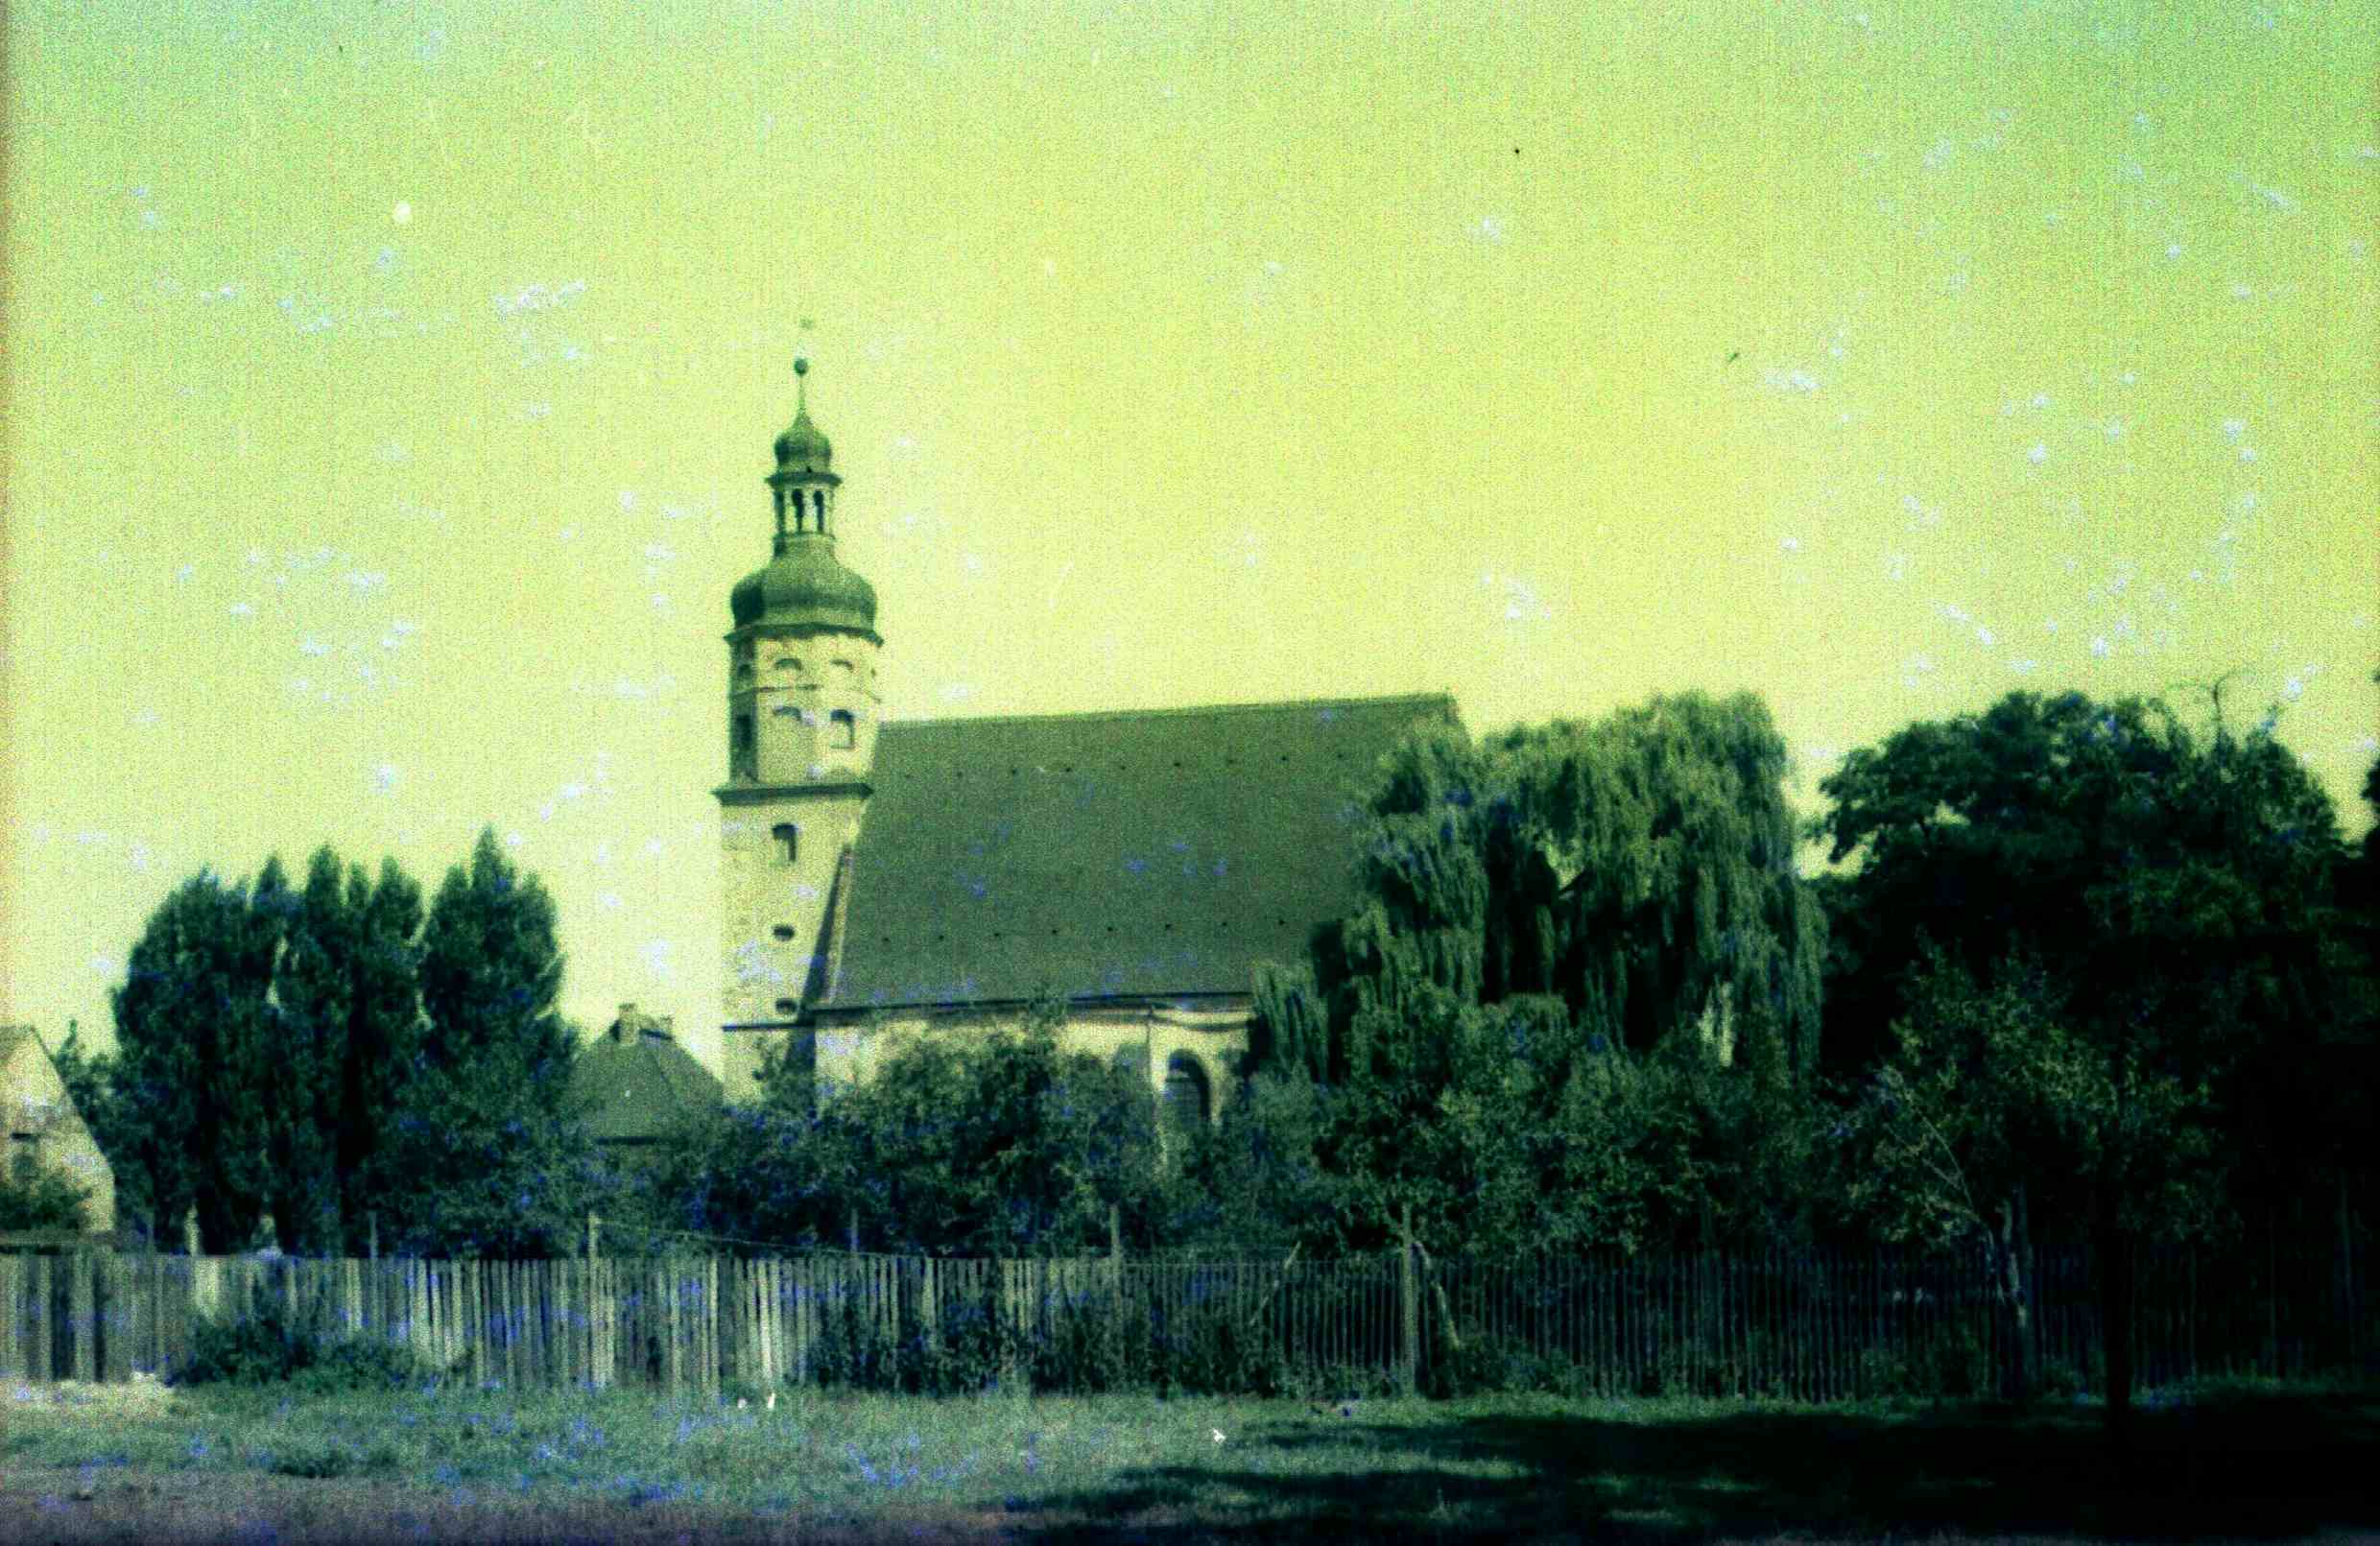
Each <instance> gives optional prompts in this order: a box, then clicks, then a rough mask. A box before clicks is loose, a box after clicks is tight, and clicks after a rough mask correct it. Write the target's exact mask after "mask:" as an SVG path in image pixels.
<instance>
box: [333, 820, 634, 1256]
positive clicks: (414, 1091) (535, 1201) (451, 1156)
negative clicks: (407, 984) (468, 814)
mask: <svg viewBox="0 0 2380 1546" xmlns="http://www.w3.org/2000/svg"><path fill="white" fill-rule="evenodd" d="M554 924H555V913H554V903H553V900H552V898H551V897H550V896H549V895H548V894H547V892H546V891H545V888H544V886H543V884H542V883H540V882H539V881H538V880H537V879H536V878H535V876H527V877H524V876H522V875H521V874H519V872H518V871H516V870H515V869H514V868H513V867H512V863H511V861H509V860H508V859H507V858H506V857H505V855H504V850H503V848H502V846H501V845H500V844H498V843H497V841H496V835H495V833H494V831H493V830H492V829H489V830H484V831H482V832H481V834H480V837H479V842H478V844H477V845H476V846H475V847H474V848H473V850H472V854H471V859H470V863H469V865H468V866H467V867H465V866H462V865H458V866H456V867H455V868H452V869H450V870H448V871H447V873H446V877H445V879H444V880H443V881H441V882H440V886H439V889H438V893H437V895H436V896H435V897H434V898H433V899H432V901H431V904H430V911H429V916H428V917H427V919H426V920H425V921H424V923H423V925H422V933H421V945H420V951H419V955H418V958H417V959H418V963H419V973H420V984H421V1005H422V1010H423V1011H424V1026H423V1034H422V1038H421V1040H420V1042H419V1044H418V1045H417V1047H416V1049H415V1053H414V1058H413V1066H412V1067H411V1068H410V1069H409V1070H407V1071H406V1075H405V1078H404V1080H403V1082H402V1084H401V1086H400V1088H399V1090H398V1094H397V1100H396V1115H395V1119H394V1121H393V1124H392V1125H391V1126H390V1127H389V1128H387V1129H385V1130H384V1131H383V1134H382V1144H381V1149H380V1159H381V1163H380V1165H379V1167H378V1173H379V1175H380V1177H382V1178H383V1186H384V1193H383V1195H384V1196H385V1198H386V1200H387V1201H388V1202H389V1204H390V1209H391V1212H392V1213H393V1214H394V1215H395V1220H394V1223H395V1225H396V1237H397V1238H398V1239H399V1240H400V1241H401V1242H402V1244H403V1245H404V1246H405V1247H406V1248H407V1249H413V1250H416V1251H418V1252H421V1253H423V1254H450V1255H482V1256H545V1255H551V1254H556V1253H558V1252H559V1253H567V1252H568V1251H569V1250H570V1249H573V1247H572V1242H573V1241H574V1240H575V1238H576V1231H577V1230H578V1228H579V1227H580V1226H581V1225H582V1224H583V1218H584V1203H585V1202H586V1201H587V1199H588V1198H589V1196H590V1195H591V1194H592V1192H593V1189H594V1188H595V1187H596V1185H597V1184H598V1183H599V1181H600V1179H601V1177H602V1174H603V1173H602V1167H601V1165H600V1162H599V1160H598V1157H597V1155H596V1154H595V1152H594V1149H593V1147H592V1144H591V1142H590V1141H589V1140H588V1139H587V1138H586V1137H585V1135H584V1132H583V1129H582V1128H581V1126H580V1124H579V1122H578V1120H577V1116H578V1113H577V1112H576V1111H575V1110H574V1108H573V1104H572V1101H571V1097H570V1070H571V1064H572V1059H573V1057H574V1055H575V1053H576V1050H577V1045H578V1035H577V1033H576V1032H575V1031H574V1030H573V1029H572V1028H571V1027H570V1026H569V1025H568V1024H567V1023H565V1022H564V1021H563V1019H562V1018H561V1016H560V1015H559V1013H557V1012H556V1011H555V1008H554V1005H555V1000H556V998H557V997H558V996H559V992H560V989H561V981H562V967H563V960H562V955H561V951H560V949H559V946H558V945H557V943H556V941H555V934H554Z"/></svg>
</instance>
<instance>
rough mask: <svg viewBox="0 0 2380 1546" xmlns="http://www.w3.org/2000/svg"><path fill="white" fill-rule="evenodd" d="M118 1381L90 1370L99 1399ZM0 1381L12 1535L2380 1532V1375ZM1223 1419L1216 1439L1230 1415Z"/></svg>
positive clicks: (1398, 1537)
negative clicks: (1038, 1390)
mask: <svg viewBox="0 0 2380 1546" xmlns="http://www.w3.org/2000/svg"><path fill="white" fill-rule="evenodd" d="M80 1393H82V1394H84V1395H89V1394H90V1392H88V1391H84V1392H80ZM16 1395H17V1392H14V1391H0V1422H5V1425H6V1426H5V1430H4V1437H0V1540H6V1541H12V1542H18V1541H21V1542H35V1541H49V1540H55V1541H60V1542H65V1541H98V1540H124V1541H152V1540H192V1539H207V1540H217V1539H226V1538H236V1539H246V1540H255V1541H274V1542H299V1541H309V1542H310V1541H333V1540H351V1539H354V1540H441V1541H442V1540H457V1539H469V1540H485V1541H520V1542H527V1541H534V1540H588V1541H596V1540H603V1541H610V1540H639V1541H646V1540H649V1541H656V1542H658V1541H675V1540H678V1539H681V1538H693V1539H726V1540H747V1541H763V1540H767V1541H788V1542H790V1541H797V1540H800V1541H818V1542H834V1541H859V1540H872V1539H879V1538H899V1539H905V1540H929V1541H930V1540H942V1541H989V1540H997V1539H1014V1540H1042V1541H1053V1542H1063V1541H1074V1540H1082V1541H1090V1540H1110V1539H1126V1540H1145V1541H1149V1542H1153V1543H1168V1546H1170V1543H1187V1542H1191V1541H1210V1540H1213V1541H1220V1540H1225V1539H1232V1540H1245V1539H1250V1538H1254V1539H1269V1540H1283V1541H1286V1540H1296V1541H1301V1542H1310V1541H1316V1540H1351V1539H1352V1540H1388V1541H1399V1542H1414V1543H1422V1542H1439V1541H1443V1542H1486V1541H1491V1540H1492V1541H1507V1540H1545V1541H1553V1540H1569V1539H1577V1538H1582V1537H1591V1538H1596V1539H1610V1540H1619V1541H1647V1542H1650V1541H1656V1540H1661V1541H1666V1540H1675V1539H1714V1538H1716V1539H1738V1540H1765V1539H1773V1538H1776V1537H1778V1536H1791V1537H1794V1538H1797V1539H1802V1540H1810V1539H1847V1538H1868V1539H1880V1538H1882V1537H1884V1536H1887V1535H1891V1536H1892V1537H1894V1538H1896V1539H1912V1538H1915V1539H1918V1540H1925V1539H1935V1538H1945V1537H1958V1538H1965V1539H1987V1538H2007V1537H2012V1536H2045V1537H2052V1538H2059V1539H2066V1540H2079V1539H2094V1538H2119V1539H2126V1540H2147V1539H2182V1538H2187V1539H2194V1540H2203V1539H2208V1538H2226V1537H2227V1538H2236V1539H2259V1540H2272V1539H2280V1538H2304V1537H2312V1536H2318V1535H2332V1536H2338V1537H2341V1538H2353V1537H2355V1536H2359V1535H2368V1534H2371V1533H2374V1532H2380V1487H2374V1486H2373V1484H2372V1482H2371V1481H2370V1478H2371V1477H2373V1476H2375V1475H2380V1397H2375V1396H2373V1395H2370V1394H2355V1393H2330V1394H2323V1393H2308V1392H2287V1393H2284V1392H2271V1391H2252V1390H2231V1391H2224V1392H2205V1393H2202V1394H2201V1395H2200V1396H2199V1397H2198V1398H2196V1399H2195V1400H2191V1401H2186V1402H2180V1403H2176V1404H2169V1405H2166V1406H2163V1407H2159V1408H2154V1409H2150V1410H2146V1411H2144V1412H2143V1413H2142V1414H2141V1425H2140V1426H2141V1431H2140V1437H2139V1442H2138V1445H2137V1452H2136V1455H2135V1458H2134V1460H2133V1461H2132V1463H2130V1465H2129V1466H2127V1467H2124V1468H2122V1469H2120V1470H2119V1469H2118V1468H2116V1467H2114V1466H2112V1465H2111V1464H2110V1463H2108V1462H2107V1461H2106V1458H2105V1457H2104V1456H2103V1453H2102V1451H2101V1448H2100V1445H2099V1440H2098V1429H2097V1417H2098V1413H2097V1410H2096V1409H2095V1408H2062V1409H2058V1410H2054V1411H2047V1412H2035V1413H2030V1414H2025V1415H2011V1414H2005V1413H2002V1414H1995V1413H1991V1412H1987V1411H1982V1410H1978V1409H1974V1408H1964V1409H1961V1408H1941V1409H1927V1408H1920V1407H1903V1408H1894V1407H1887V1406H1873V1407H1864V1408H1844V1407H1836V1408H1828V1409H1822V1410H1820V1409H1808V1408H1801V1409H1796V1408H1787V1407H1779V1406H1748V1405H1744V1404H1717V1403H1707V1402H1697V1401H1690V1400H1668V1401H1630V1402H1618V1401H1603V1402H1598V1401H1574V1400H1560V1399H1557V1398H1553V1397H1534V1396H1495V1397H1483V1398H1478V1399H1474V1400H1467V1401H1455V1402H1442V1403H1432V1402H1425V1401H1369V1402H1365V1403H1363V1404H1362V1405H1360V1406H1358V1407H1356V1408H1355V1409H1354V1411H1353V1414H1352V1415H1339V1414H1338V1413H1337V1412H1336V1411H1332V1412H1330V1413H1328V1414H1317V1413H1316V1412H1315V1411H1314V1410H1312V1409H1311V1408H1309V1407H1308V1406H1307V1405H1305V1404H1304V1403H1301V1402H1284V1401H1256V1400H1226V1399H1215V1398H1199V1397H1192V1398H1181V1399H1175V1400H1159V1399H1156V1398H1155V1397H1154V1396H1106V1397H1086V1398H1050V1397H1045V1398H1035V1399H1033V1400H1021V1399H1013V1398H1006V1399H1004V1398H1000V1397H996V1396H995V1397H988V1398H982V1399H959V1400H947V1401H929V1400H923V1399H902V1398H894V1397H886V1396H841V1395H829V1394H822V1393H820V1392H816V1391H788V1392H785V1393H783V1394H781V1395H780V1396H779V1398H778V1401H777V1404H776V1407H775V1410H773V1411H769V1410H765V1409H764V1407H763V1406H762V1404H761V1403H760V1402H758V1401H753V1402H752V1403H751V1404H750V1406H749V1407H747V1408H745V1409H742V1410H738V1409H737V1408H736V1406H735V1405H734V1403H733V1402H732V1401H727V1402H725V1403H721V1404H716V1405H713V1404H699V1403H696V1402H692V1401H682V1400H681V1401H678V1402H669V1401H662V1400H655V1399H654V1398H653V1397H651V1396H647V1395H641V1394H623V1393H616V1392H614V1393H607V1394H603V1395H595V1394H591V1393H584V1392H580V1393H566V1394H542V1393H541V1394H537V1395H535V1396H523V1397H518V1398H515V1397H513V1396H511V1395H509V1394H507V1393H504V1392H501V1391H452V1390H447V1391H434V1392H433V1391H414V1392H407V1393H403V1394H393V1395H385V1396H376V1397H366V1396H344V1397H317V1398H313V1399H306V1398H301V1397H285V1396H284V1395H282V1394H280V1393H278V1392H274V1391H262V1392H259V1391H244V1392H242V1391H220V1390H209V1391H178V1392H175V1393H174V1394H173V1395H172V1396H171V1397H170V1398H160V1397H161V1392H154V1391H153V1392H150V1396H151V1398H150V1399H149V1400H148V1401H146V1402H136V1401H131V1400H129V1399H128V1398H125V1397H121V1396H115V1395H111V1394H109V1393H108V1392H99V1393H98V1394H97V1396H96V1397H95V1398H93V1399H90V1400H88V1401H87V1402H85V1403H82V1404H78V1403H76V1402H75V1401H73V1400H72V1399H69V1400H67V1401H64V1402H36V1401H27V1400H23V1399H18V1398H15V1397H16ZM1217 1435H1221V1438H1220V1439H1218V1438H1217V1437H1216V1436H1217Z"/></svg>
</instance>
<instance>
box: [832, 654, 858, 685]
mask: <svg viewBox="0 0 2380 1546" xmlns="http://www.w3.org/2000/svg"><path fill="white" fill-rule="evenodd" d="M858 678H859V673H858V672H857V671H855V670H853V669H852V666H851V662H850V661H848V660H838V661H836V662H835V680H836V681H838V682H840V683H842V684H844V685H845V686H848V685H850V684H851V683H852V682H853V681H855V680H857V679H858Z"/></svg>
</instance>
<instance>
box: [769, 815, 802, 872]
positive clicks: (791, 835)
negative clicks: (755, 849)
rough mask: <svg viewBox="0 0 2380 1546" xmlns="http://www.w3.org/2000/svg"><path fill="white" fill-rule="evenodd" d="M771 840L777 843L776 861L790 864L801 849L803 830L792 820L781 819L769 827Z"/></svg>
mask: <svg viewBox="0 0 2380 1546" xmlns="http://www.w3.org/2000/svg"><path fill="white" fill-rule="evenodd" d="M769 840H770V841H771V842H773V843H774V844H776V862H777V863H778V864H781V865H790V864H792V863H793V862H794V856H795V855H796V854H797V852H799V851H800V844H801V830H800V828H798V827H797V826H795V825H794V823H793V822H791V821H779V822H778V823H777V824H776V825H774V826H773V827H771V828H769Z"/></svg>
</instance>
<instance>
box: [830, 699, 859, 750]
mask: <svg viewBox="0 0 2380 1546" xmlns="http://www.w3.org/2000/svg"><path fill="white" fill-rule="evenodd" d="M827 729H828V731H829V732H830V734H831V735H832V737H833V739H832V741H831V742H830V743H829V744H830V745H832V746H835V747H837V748H839V749H842V750H845V751H848V750H849V749H851V748H852V746H853V745H854V744H855V743H856V742H857V741H858V739H859V721H857V720H855V719H853V718H852V717H851V711H850V710H849V709H847V708H839V709H837V710H835V712H834V714H833V715H832V716H831V717H830V718H829V721H828V724H827Z"/></svg>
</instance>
